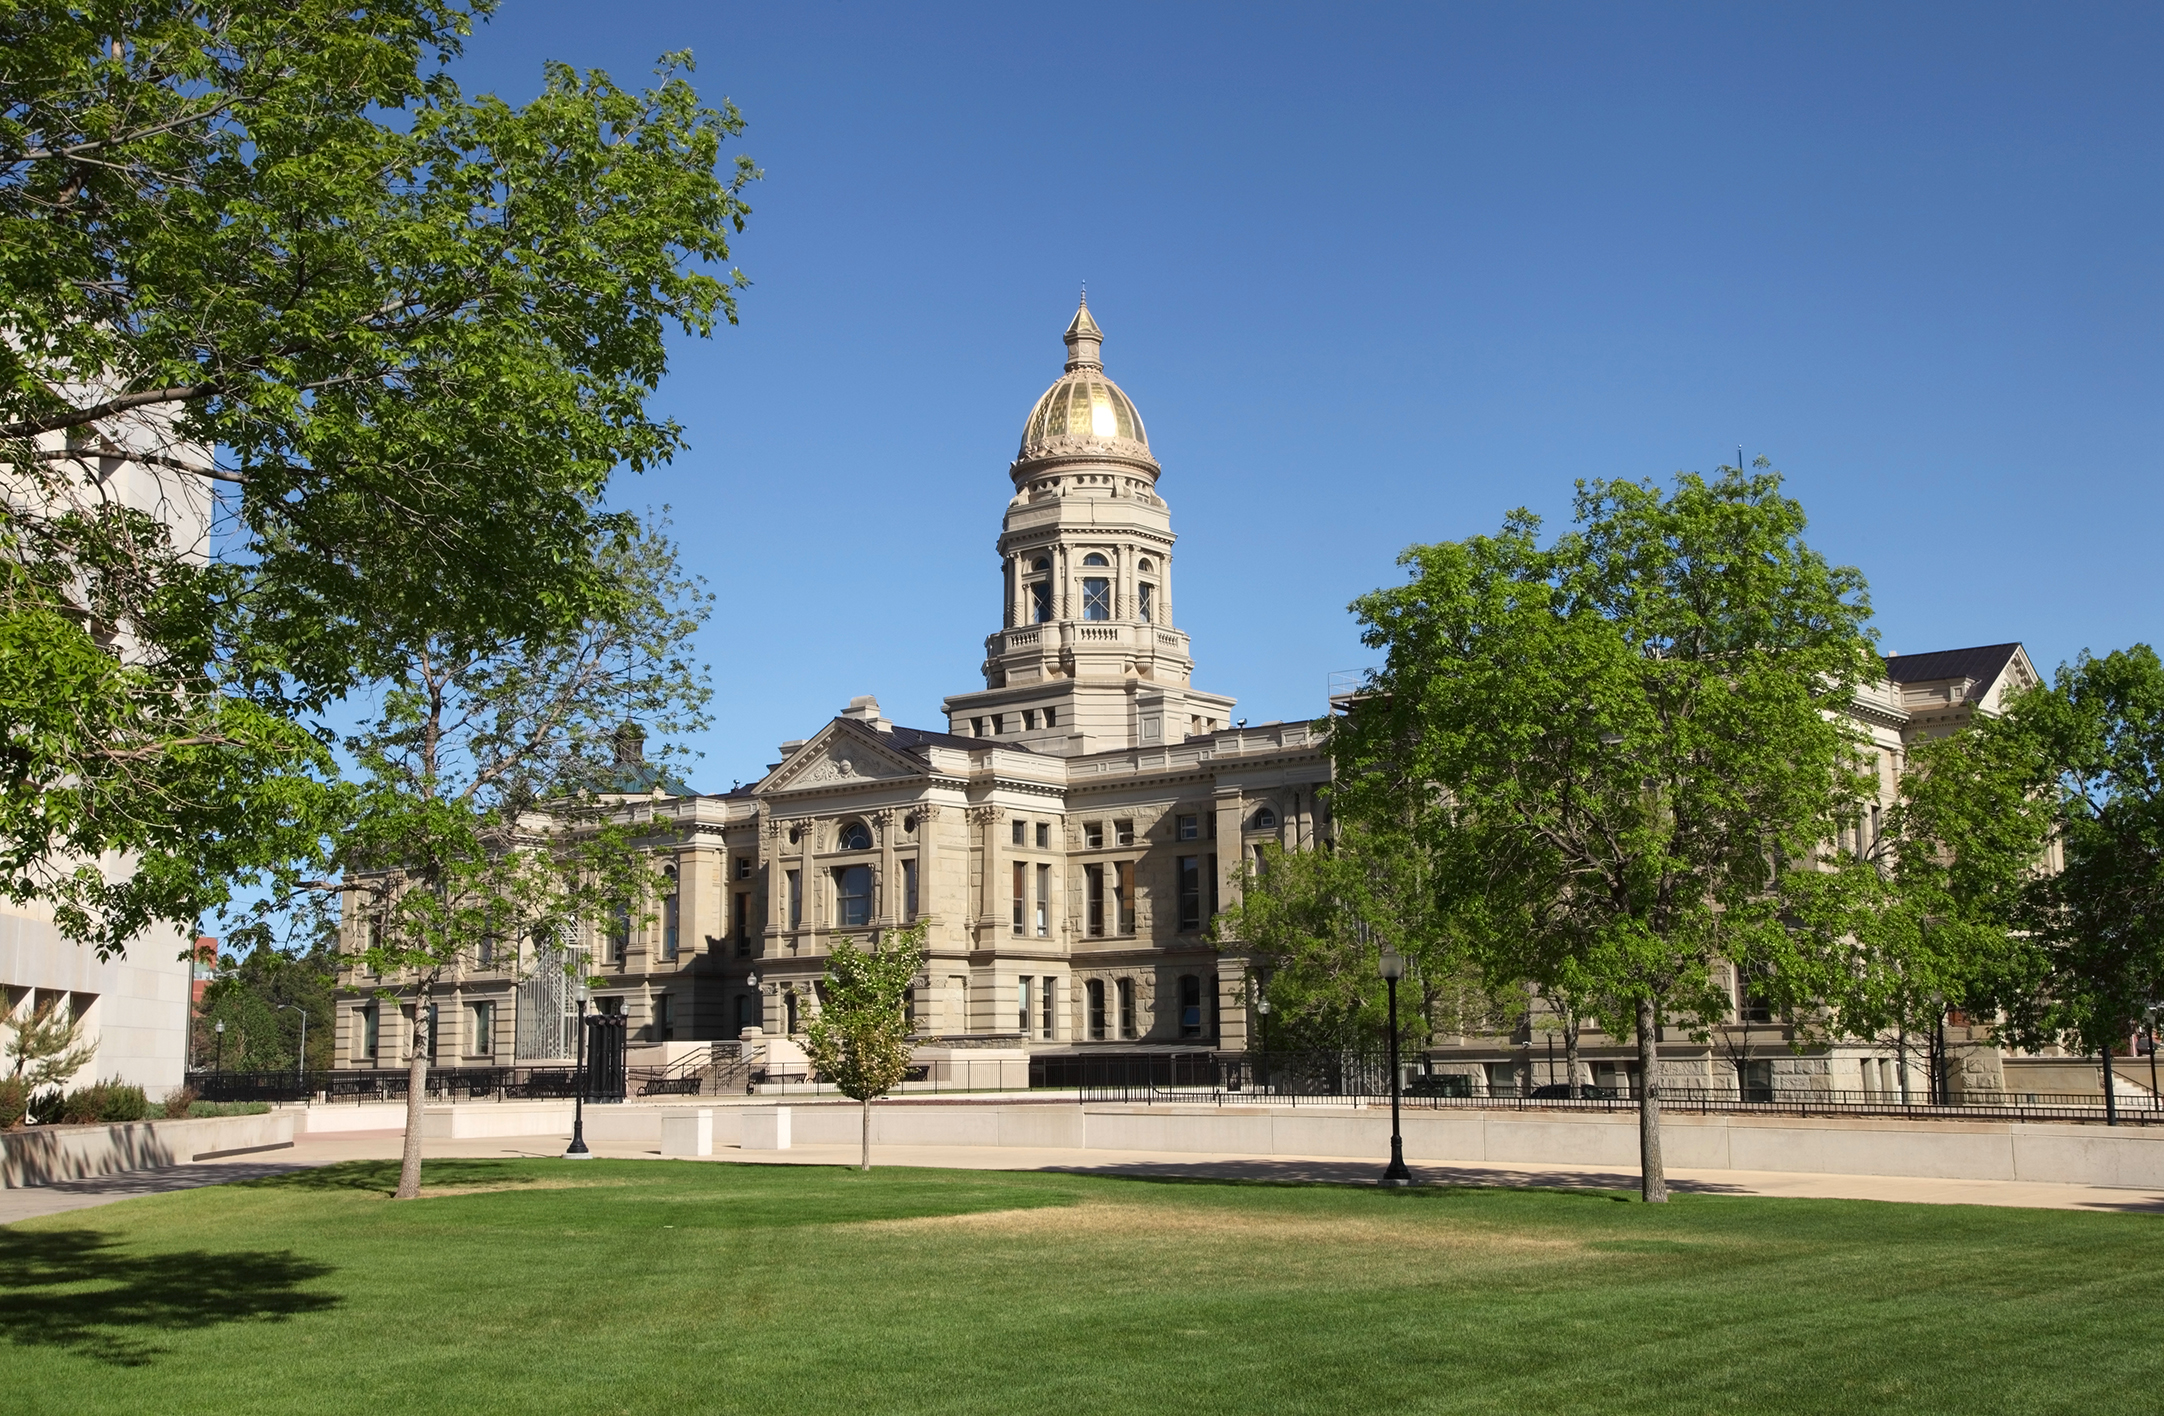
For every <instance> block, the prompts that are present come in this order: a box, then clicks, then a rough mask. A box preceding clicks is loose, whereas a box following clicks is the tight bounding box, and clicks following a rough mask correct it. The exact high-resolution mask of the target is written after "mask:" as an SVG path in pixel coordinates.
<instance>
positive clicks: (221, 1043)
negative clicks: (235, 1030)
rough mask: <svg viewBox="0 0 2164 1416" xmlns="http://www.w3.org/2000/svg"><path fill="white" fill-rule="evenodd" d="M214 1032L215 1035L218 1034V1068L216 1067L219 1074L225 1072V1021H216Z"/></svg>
mask: <svg viewBox="0 0 2164 1416" xmlns="http://www.w3.org/2000/svg"><path fill="white" fill-rule="evenodd" d="M215 1031H216V1032H217V1034H218V1066H217V1070H218V1071H219V1072H223V1071H225V1019H223V1018H220V1019H219V1020H218V1024H217V1027H216V1029H215Z"/></svg>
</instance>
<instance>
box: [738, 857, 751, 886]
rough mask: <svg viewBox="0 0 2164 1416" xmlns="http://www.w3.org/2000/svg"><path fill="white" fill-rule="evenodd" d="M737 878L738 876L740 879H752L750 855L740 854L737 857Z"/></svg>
mask: <svg viewBox="0 0 2164 1416" xmlns="http://www.w3.org/2000/svg"><path fill="white" fill-rule="evenodd" d="M736 878H737V879H739V880H749V879H751V857H750V856H738V857H737V858H736Z"/></svg>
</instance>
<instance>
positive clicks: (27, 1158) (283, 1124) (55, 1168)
mask: <svg viewBox="0 0 2164 1416" xmlns="http://www.w3.org/2000/svg"><path fill="white" fill-rule="evenodd" d="M294 1115H295V1113H293V1112H291V1111H270V1112H265V1113H264V1114H262V1115H260V1116H215V1117H209V1116H207V1117H203V1118H201V1119H200V1120H193V1121H136V1122H131V1123H129V1124H127V1125H120V1126H32V1127H30V1128H28V1129H27V1130H22V1131H4V1132H0V1189H17V1188H20V1187H22V1186H25V1185H50V1184H52V1183H53V1182H54V1181H56V1180H81V1179H84V1178H85V1177H88V1176H92V1175H115V1174H118V1173H120V1172H121V1171H124V1170H151V1169H155V1168H157V1167H159V1166H164V1165H185V1164H187V1163H188V1162H189V1161H191V1160H197V1159H215V1158H217V1156H218V1155H219V1153H221V1152H229V1151H241V1152H250V1151H256V1150H258V1149H259V1148H271V1147H277V1148H283V1147H285V1146H289V1145H291V1144H292V1142H293V1118H294Z"/></svg>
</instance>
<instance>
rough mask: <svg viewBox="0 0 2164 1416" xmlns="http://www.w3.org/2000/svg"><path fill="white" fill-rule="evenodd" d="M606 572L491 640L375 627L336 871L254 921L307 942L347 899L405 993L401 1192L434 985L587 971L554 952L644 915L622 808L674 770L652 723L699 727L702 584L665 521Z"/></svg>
mask: <svg viewBox="0 0 2164 1416" xmlns="http://www.w3.org/2000/svg"><path fill="white" fill-rule="evenodd" d="M598 570H599V572H600V574H599V576H598V577H597V579H599V580H600V582H601V583H602V584H604V585H605V586H606V587H607V589H606V592H605V593H604V594H601V595H598V596H596V597H595V598H594V600H593V601H592V602H591V604H592V608H591V609H590V610H589V612H588V613H587V615H586V616H585V617H584V618H583V619H582V621H581V622H580V623H579V624H578V625H576V626H575V627H573V628H572V629H570V630H566V631H548V632H545V633H538V634H535V635H531V636H528V637H525V638H522V639H517V640H507V641H502V642H497V643H486V642H476V641H473V640H471V639H469V638H466V637H464V636H462V635H454V634H453V633H451V632H449V631H444V632H439V633H430V634H426V635H423V636H422V637H419V638H417V639H414V640H410V641H408V642H406V643H405V644H404V645H403V646H399V645H398V644H397V643H396V642H395V640H394V639H393V638H392V636H394V635H395V634H396V633H398V632H399V631H400V630H401V629H402V628H404V626H401V625H398V624H396V623H393V624H390V625H387V626H386V627H385V628H384V630H383V636H384V637H383V638H381V639H379V640H378V641H377V642H375V643H372V644H371V645H370V646H369V655H370V662H372V663H375V664H379V665H383V666H385V668H386V673H385V676H384V678H383V679H382V680H381V682H380V683H378V684H377V685H375V686H374V690H375V691H374V700H375V703H376V713H375V716H374V718H373V720H372V721H370V722H368V723H366V724H364V725H363V726H362V727H361V728H360V729H359V730H358V731H356V732H354V733H353V734H351V735H350V736H349V737H348V738H347V739H346V741H345V744H344V745H345V748H346V751H347V752H348V753H349V754H350V755H351V757H352V758H353V760H354V761H355V762H356V763H357V764H358V771H357V774H356V775H357V780H356V782H355V783H354V784H353V788H352V790H351V792H350V793H349V794H348V796H347V809H346V814H345V817H344V820H343V822H342V825H341V828H340V830H339V832H338V834H337V837H336V841H335V845H334V848H333V850H332V860H333V863H334V864H335V865H336V867H337V868H338V869H337V873H336V874H335V875H334V876H333V877H331V878H329V879H325V880H320V881H309V882H301V883H300V884H299V885H297V886H296V887H294V888H293V889H290V890H288V891H286V892H285V893H284V894H282V895H281V896H279V897H277V898H275V899H274V900H272V901H271V902H270V903H269V904H268V906H267V908H266V911H265V918H264V921H263V923H264V925H266V926H267V925H269V924H270V923H271V922H273V921H274V920H276V919H278V918H279V917H280V916H281V915H282V916H283V917H284V919H285V921H286V922H287V927H288V928H289V929H290V928H294V927H295V926H297V927H298V928H299V929H300V930H302V931H303V932H305V934H306V935H307V937H311V938H312V937H318V936H320V935H321V934H322V932H323V931H324V930H325V928H326V926H327V916H328V914H329V911H330V910H331V909H332V908H333V907H334V902H335V901H336V900H338V899H341V898H342V899H343V900H344V902H345V905H344V907H345V908H347V909H350V910H352V911H354V912H356V913H357V914H358V915H359V916H360V920H361V923H362V927H363V932H364V937H365V939H366V943H365V945H364V947H363V948H362V949H361V951H360V961H361V962H362V963H363V964H364V966H365V967H366V969H367V971H368V972H369V973H371V974H375V975H379V976H384V977H386V978H389V979H392V980H395V981H397V982H398V983H400V984H402V985H403V986H404V987H407V988H410V989H411V990H412V993H411V1001H412V1005H413V1009H414V1023H413V1042H414V1046H413V1056H412V1058H411V1060H410V1063H409V1072H408V1092H407V1108H406V1145H405V1158H404V1166H403V1169H402V1170H401V1172H400V1178H399V1188H398V1192H397V1193H398V1197H399V1198H401V1199H410V1198H413V1197H415V1196H417V1195H418V1194H419V1193H420V1164H421V1148H420V1141H421V1105H422V1100H423V1097H424V1094H425V1090H426V1084H427V1076H428V1053H429V1047H428V1045H427V1043H426V1042H424V1041H423V1039H422V1033H423V1032H425V1030H426V1028H427V1026H428V1018H429V1007H430V1003H431V1000H432V999H433V998H434V996H435V995H436V993H437V991H438V989H439V988H440V987H441V985H442V984H443V983H444V981H445V980H446V979H447V978H449V977H450V976H451V974H452V973H453V972H454V971H456V970H457V969H459V968H462V967H490V968H505V967H513V968H526V967H586V966H585V965H584V964H582V963H581V962H580V960H579V956H578V951H576V950H567V949H565V948H564V947H563V946H564V945H565V944H566V943H567V942H569V941H570V940H571V939H572V938H573V937H574V936H576V935H578V934H579V933H581V932H582V931H583V932H587V933H591V932H593V931H594V930H595V929H596V927H597V925H604V924H605V925H607V926H612V927H621V925H622V924H623V923H628V922H629V921H631V920H634V919H642V918H644V915H643V913H642V912H643V911H644V909H645V907H646V905H647V903H648V902H649V901H650V900H651V899H652V898H653V897H654V895H655V894H656V892H657V882H656V881H655V880H654V878H653V875H652V870H651V866H650V863H649V858H648V856H647V855H646V853H645V852H643V851H641V850H640V849H638V846H637V836H638V834H639V828H638V827H637V826H636V825H635V823H634V822H633V821H632V819H631V816H630V813H628V812H626V811H624V810H622V809H621V805H620V804H621V803H622V802H623V800H624V799H625V798H627V797H647V796H649V795H650V794H651V793H652V792H653V791H655V790H657V789H659V788H660V787H661V785H662V783H663V782H664V781H665V780H666V774H665V770H664V769H663V768H662V767H661V766H659V765H657V764H653V763H648V762H646V761H645V758H644V752H643V741H644V733H645V731H646V730H647V729H651V730H653V731H655V732H657V733H659V734H661V735H663V736H664V737H674V736H678V735H682V734H685V733H689V732H695V731H697V730H698V729H700V728H702V727H704V726H705V724H706V717H705V707H706V702H707V699H708V697H709V696H710V693H711V690H710V689H709V688H708V685H707V677H706V673H707V671H706V668H705V666H704V665H699V664H695V663H693V662H692V661H690V660H689V659H687V658H686V657H685V651H686V646H687V645H688V644H689V642H690V641H691V639H692V637H693V636H694V635H695V634H696V633H697V631H698V629H699V626H700V625H701V624H702V623H703V622H704V621H705V619H706V617H707V614H708V613H709V611H710V608H711V603H712V597H711V596H710V595H708V594H707V593H706V591H705V590H704V589H703V588H701V585H700V583H699V582H697V581H695V580H692V579H687V578H686V577H685V576H684V575H683V574H682V573H681V572H680V571H679V570H678V569H677V566H676V548H675V546H674V544H673V543H672V542H671V541H670V540H669V539H668V537H667V535H666V525H665V523H661V522H657V523H656V524H655V525H654V526H653V527H651V528H635V529H634V530H633V531H631V532H627V533H624V534H621V535H618V536H615V537H614V538H613V539H611V540H610V541H609V542H608V543H607V544H606V545H605V546H604V547H603V548H602V550H601V554H600V555H599V557H598ZM394 650H397V651H400V652H402V653H403V656H404V657H403V658H401V659H394V657H393V652H394ZM640 724H643V725H644V726H643V727H640V726H638V725H640ZM635 745H637V750H636V751H634V750H633V749H634V747H635ZM674 751H675V749H673V748H664V749H663V751H662V753H661V754H660V755H661V757H662V759H663V761H666V759H667V758H668V756H669V755H671V754H672V753H673V752H674ZM586 971H587V972H588V973H589V974H590V973H592V972H593V970H592V968H591V967H587V968H586ZM379 997H381V998H383V999H384V1000H386V1001H391V1000H395V999H396V998H397V997H398V994H396V993H395V992H394V991H393V990H392V989H391V988H390V987H388V986H386V987H384V988H383V989H381V990H380V991H379Z"/></svg>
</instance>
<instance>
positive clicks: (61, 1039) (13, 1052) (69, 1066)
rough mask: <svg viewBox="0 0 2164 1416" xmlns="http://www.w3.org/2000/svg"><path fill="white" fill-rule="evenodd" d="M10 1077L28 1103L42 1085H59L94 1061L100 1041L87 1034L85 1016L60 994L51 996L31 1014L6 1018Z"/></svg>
mask: <svg viewBox="0 0 2164 1416" xmlns="http://www.w3.org/2000/svg"><path fill="white" fill-rule="evenodd" d="M6 1022H7V1026H8V1031H9V1033H10V1034H11V1036H10V1037H9V1038H8V1050H7V1056H8V1062H9V1067H8V1077H9V1080H11V1081H13V1082H14V1083H16V1084H17V1085H18V1086H19V1087H20V1088H21V1091H22V1102H23V1104H24V1105H25V1106H30V1105H33V1104H34V1100H35V1098H36V1094H37V1092H38V1091H39V1089H40V1088H44V1087H55V1088H57V1087H59V1086H61V1085H62V1084H63V1083H65V1082H66V1081H67V1080H68V1078H70V1077H72V1076H74V1075H75V1074H76V1073H77V1072H80V1071H81V1070H82V1069H83V1068H85V1067H87V1066H89V1065H90V1059H91V1058H92V1057H93V1056H95V1055H96V1054H97V1050H98V1045H97V1044H96V1043H94V1042H88V1041H85V1040H84V1038H83V1020H82V1019H81V1018H78V1017H76V1016H75V1014H74V1012H73V1011H72V1010H71V1009H69V1008H68V1007H67V1005H66V1004H65V1002H64V1001H63V1000H61V999H59V998H49V999H47V1000H46V1001H45V1002H43V1003H41V1004H39V1005H38V1006H37V1007H36V1008H35V1009H33V1010H32V1011H31V1014H30V1016H29V1017H27V1018H19V1017H10V1018H8V1019H6Z"/></svg>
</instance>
